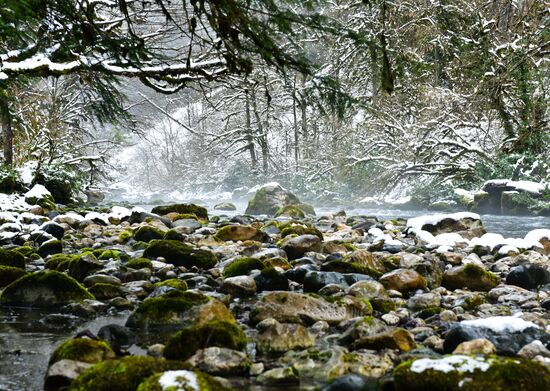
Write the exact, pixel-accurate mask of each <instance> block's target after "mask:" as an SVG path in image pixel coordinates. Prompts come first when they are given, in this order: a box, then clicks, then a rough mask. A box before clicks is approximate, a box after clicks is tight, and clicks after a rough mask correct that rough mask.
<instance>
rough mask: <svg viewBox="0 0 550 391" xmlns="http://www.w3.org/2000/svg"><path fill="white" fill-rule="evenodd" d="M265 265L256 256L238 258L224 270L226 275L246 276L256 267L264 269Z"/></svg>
mask: <svg viewBox="0 0 550 391" xmlns="http://www.w3.org/2000/svg"><path fill="white" fill-rule="evenodd" d="M264 268H265V265H264V264H263V262H262V261H260V260H259V259H255V258H246V257H245V258H237V259H235V260H234V261H233V262H231V263H230V264H229V265H227V266H226V267H225V269H224V270H223V276H224V277H235V276H245V275H247V274H248V273H250V272H251V271H252V270H254V269H258V270H263V269H264Z"/></svg>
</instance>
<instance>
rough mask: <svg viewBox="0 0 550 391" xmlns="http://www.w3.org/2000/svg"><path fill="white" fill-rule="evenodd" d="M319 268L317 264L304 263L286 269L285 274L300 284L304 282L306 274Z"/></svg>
mask: <svg viewBox="0 0 550 391" xmlns="http://www.w3.org/2000/svg"><path fill="white" fill-rule="evenodd" d="M318 270H319V268H318V267H317V266H315V265H311V264H309V265H303V266H298V267H294V268H293V269H289V270H286V271H285V276H286V277H287V278H288V279H289V280H291V281H295V282H297V283H299V284H303V283H304V279H305V277H306V274H307V273H308V272H310V271H318Z"/></svg>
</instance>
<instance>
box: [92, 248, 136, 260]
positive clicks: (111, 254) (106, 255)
mask: <svg viewBox="0 0 550 391" xmlns="http://www.w3.org/2000/svg"><path fill="white" fill-rule="evenodd" d="M98 259H101V260H109V259H120V260H121V261H122V262H127V261H128V260H129V259H130V257H129V256H128V254H126V253H125V252H124V251H119V250H105V251H102V252H101V254H99V257H98Z"/></svg>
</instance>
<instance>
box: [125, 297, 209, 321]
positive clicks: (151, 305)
mask: <svg viewBox="0 0 550 391" xmlns="http://www.w3.org/2000/svg"><path fill="white" fill-rule="evenodd" d="M208 301H209V298H208V297H207V296H204V295H202V294H199V293H195V292H190V291H185V292H182V291H180V290H175V291H169V292H167V293H165V294H164V295H162V296H159V297H151V298H148V299H145V300H144V301H143V303H141V304H140V305H139V307H138V308H137V309H136V310H135V311H134V312H133V313H132V314H131V315H130V317H129V318H128V321H127V322H126V326H128V327H135V328H142V329H151V328H152V329H155V328H170V327H179V326H181V324H182V321H181V319H182V318H183V317H184V316H185V314H186V312H187V311H189V310H190V309H191V308H192V307H194V306H197V305H201V304H205V303H207V302H208Z"/></svg>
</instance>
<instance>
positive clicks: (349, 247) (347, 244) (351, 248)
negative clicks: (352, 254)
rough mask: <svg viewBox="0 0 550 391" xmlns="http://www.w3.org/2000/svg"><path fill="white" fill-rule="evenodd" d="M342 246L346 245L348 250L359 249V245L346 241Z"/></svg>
mask: <svg viewBox="0 0 550 391" xmlns="http://www.w3.org/2000/svg"><path fill="white" fill-rule="evenodd" d="M342 246H344V247H345V248H346V250H348V251H356V250H357V246H355V245H354V244H352V243H347V242H344V243H342Z"/></svg>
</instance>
